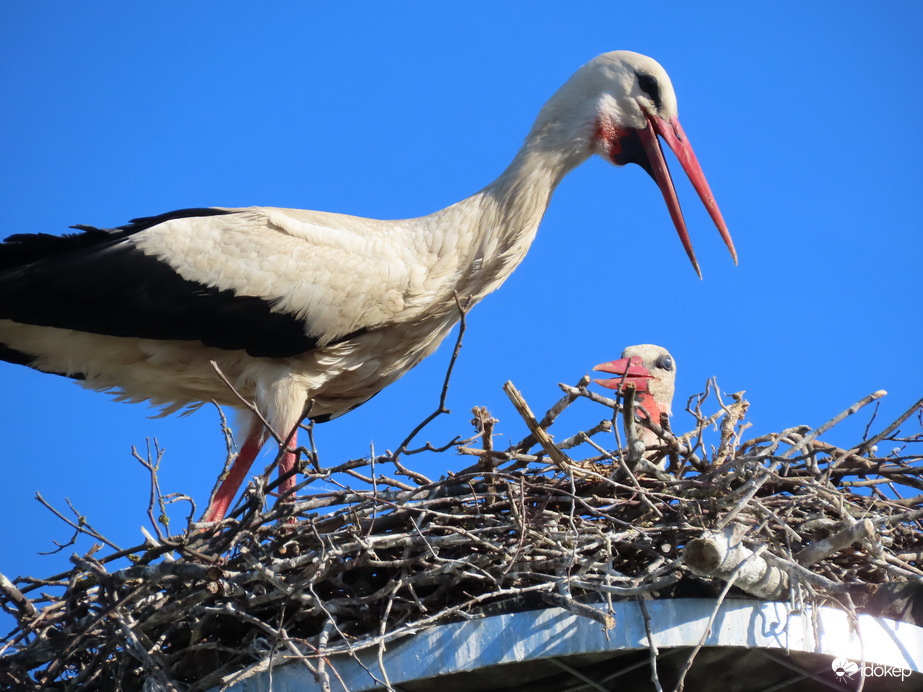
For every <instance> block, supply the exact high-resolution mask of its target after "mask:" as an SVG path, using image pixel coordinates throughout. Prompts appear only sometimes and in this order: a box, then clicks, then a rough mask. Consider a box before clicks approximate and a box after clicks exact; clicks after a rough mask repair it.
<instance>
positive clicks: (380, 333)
mask: <svg viewBox="0 0 923 692" xmlns="http://www.w3.org/2000/svg"><path fill="white" fill-rule="evenodd" d="M658 135H659V136H660V137H662V138H663V139H664V141H666V142H667V144H668V145H669V146H670V148H671V149H672V150H673V152H674V153H675V154H676V156H677V158H678V159H679V162H680V164H681V165H682V167H683V169H684V170H685V172H686V174H687V175H688V176H689V178H690V180H691V181H692V184H693V185H694V187H695V189H696V191H697V192H698V194H699V196H700V197H701V199H702V201H703V203H704V204H705V206H706V208H707V209H708V211H709V213H710V214H711V217H712V219H713V220H714V222H715V224H716V225H717V227H718V230H719V231H720V232H721V236H722V237H723V238H724V242H725V243H726V244H727V246H728V248H729V249H730V251H731V254H732V256H734V261H735V262H736V260H737V258H736V254H735V252H734V246H733V244H732V242H731V238H730V235H729V233H728V230H727V227H726V225H725V223H724V220H723V219H722V218H721V213H720V211H719V210H718V206H717V204H716V203H715V200H714V198H713V196H712V194H711V191H710V190H709V187H708V183H707V182H706V180H705V176H704V175H703V173H702V170H701V168H700V167H699V164H698V162H697V161H696V158H695V155H694V154H693V151H692V148H691V146H690V144H689V141H688V140H687V139H686V135H685V134H684V132H683V130H682V128H681V127H680V124H679V120H678V119H677V115H676V97H675V95H674V93H673V87H672V85H671V84H670V79H669V77H667V74H666V72H664V70H663V68H662V67H661V66H660V65H659V64H658V63H657V62H655V61H654V60H652V59H650V58H648V57H645V56H643V55H638V54H637V53H630V52H624V51H616V52H612V53H606V54H604V55H600V56H599V57H597V58H595V59H593V60H591V61H590V62H588V63H587V64H586V65H584V66H583V67H581V68H580V69H579V70H578V71H577V72H576V74H574V75H573V77H571V78H570V79H569V80H568V81H567V83H566V84H564V86H562V87H561V88H560V89H559V90H558V91H557V93H555V94H554V96H552V97H551V99H550V100H549V101H548V102H547V103H546V104H545V106H544V107H543V108H542V109H541V111H540V112H539V114H538V117H537V119H536V121H535V124H534V125H533V127H532V129H531V131H530V132H529V134H528V136H527V137H526V139H525V142H524V143H523V145H522V147H521V149H520V150H519V152H518V153H517V154H516V157H515V158H514V159H513V162H512V163H511V164H510V165H509V167H508V168H507V169H506V170H505V171H504V172H503V173H502V174H501V175H500V177H499V178H497V179H496V180H495V181H494V182H492V183H491V184H490V185H488V186H487V187H485V188H484V189H482V190H481V191H479V192H477V193H475V194H474V195H472V196H471V197H468V198H467V199H464V200H462V201H461V202H458V203H457V204H454V205H452V206H450V207H447V208H446V209H443V210H441V211H437V212H436V213H434V214H431V215H429V216H424V217H421V218H416V219H406V220H399V221H379V220H376V219H364V218H358V217H355V216H347V215H343V214H334V213H328V212H319V211H305V210H300V209H280V208H274V207H248V208H238V209H231V208H202V209H185V210H182V211H175V212H171V213H168V214H163V215H161V216H153V217H146V218H139V219H135V220H134V221H131V222H130V223H128V224H126V225H124V226H120V227H118V228H114V229H105V230H103V229H97V228H93V227H88V226H76V228H78V229H79V230H80V231H81V232H80V233H76V234H71V235H66V236H61V237H58V236H51V235H45V234H37V235H15V236H12V237H10V238H8V239H7V240H6V242H5V243H4V244H3V245H2V246H0V247H2V250H0V358H3V359H4V360H7V361H11V362H13V363H20V364H23V365H27V366H29V367H32V368H36V369H38V370H41V371H44V372H49V373H57V374H60V375H64V376H67V377H71V378H74V379H77V380H79V381H80V382H81V383H82V384H83V385H84V386H86V387H90V388H92V389H97V390H103V391H109V392H113V393H115V394H117V396H118V397H119V398H120V399H122V400H125V401H147V402H150V403H151V404H153V405H155V406H157V407H161V408H162V409H163V411H164V412H165V413H170V412H175V411H179V410H184V409H188V408H194V407H197V406H200V405H201V404H202V403H203V402H207V401H216V402H218V403H219V404H222V405H226V406H231V407H236V408H239V409H240V408H242V407H241V406H240V400H239V399H238V398H237V396H236V395H235V394H234V393H233V392H232V391H231V390H230V388H229V387H228V386H227V384H226V383H225V382H223V381H222V380H221V379H220V378H219V377H218V376H217V375H216V373H215V369H214V367H213V364H212V363H215V364H217V366H218V368H220V370H221V372H222V373H223V374H224V376H225V377H226V378H227V380H228V381H229V382H230V384H231V385H233V387H234V389H235V390H236V391H237V392H238V393H239V394H240V395H241V396H242V397H244V398H245V399H247V400H248V401H252V402H254V403H255V405H256V407H257V409H258V410H259V411H260V412H261V413H262V415H263V417H264V418H265V419H266V421H267V422H268V423H269V425H270V427H271V428H272V429H273V430H274V431H275V432H276V433H277V435H278V436H280V437H281V438H282V439H289V440H290V444H293V443H294V439H295V434H294V431H295V430H296V427H297V424H298V422H299V420H300V418H301V416H302V414H303V411H304V410H305V407H306V404H307V403H308V402H309V401H310V402H311V408H310V417H311V418H312V419H313V420H315V421H325V420H328V419H330V418H333V417H335V416H339V415H342V414H343V413H346V412H347V411H349V410H351V409H353V408H355V407H356V406H359V405H360V404H362V403H363V402H365V401H368V400H369V399H370V398H371V397H372V396H373V395H374V394H375V393H376V392H378V391H379V390H381V389H382V388H383V387H385V386H387V385H388V384H390V383H391V382H394V381H395V380H396V379H398V378H399V377H400V376H401V375H403V374H404V373H405V372H407V371H408V370H409V369H410V368H412V367H413V366H414V365H416V364H417V363H419V362H420V361H421V360H422V359H423V358H425V357H426V356H427V355H429V354H430V353H432V352H433V351H434V350H435V349H436V347H437V346H438V345H439V342H440V341H442V339H443V338H444V337H445V336H446V334H447V333H448V332H449V331H450V330H451V328H452V326H453V325H454V324H455V323H456V322H457V321H458V319H459V310H458V307H457V304H456V298H455V296H456V295H458V296H461V297H463V298H470V301H471V304H474V303H476V302H477V301H479V300H481V299H482V298H483V297H484V296H485V295H487V294H488V293H490V292H491V291H493V290H494V289H496V288H497V287H498V286H500V284H502V283H503V281H504V280H505V279H506V278H507V277H508V276H509V275H510V273H511V272H512V271H513V270H514V269H515V268H516V266H517V265H518V264H519V263H520V262H521V261H522V259H523V257H524V256H525V254H526V251H527V250H528V248H529V245H530V244H531V242H532V240H533V238H534V237H535V233H536V230H537V228H538V225H539V222H540V221H541V218H542V215H543V214H544V212H545V209H546V207H547V205H548V202H549V200H550V198H551V194H552V192H553V191H554V189H555V186H556V185H557V184H558V183H559V182H560V181H561V179H562V178H563V177H564V176H565V175H566V174H567V173H568V172H569V171H571V170H572V169H573V168H574V167H575V166H577V165H579V164H580V163H582V162H583V161H585V160H586V159H587V158H589V157H590V156H591V155H593V154H598V155H600V156H601V157H603V158H604V159H606V160H608V161H611V162H612V163H614V164H617V165H623V164H627V163H637V164H639V165H641V166H642V167H643V168H644V169H645V170H646V171H647V172H648V173H650V175H651V176H652V177H653V178H654V180H655V181H656V182H657V184H658V185H659V186H660V189H661V191H662V192H663V196H664V199H665V200H666V203H667V207H668V208H669V211H670V215H671V216H672V219H673V222H674V224H675V225H676V229H677V232H678V233H679V237H680V240H681V241H682V243H683V246H684V247H685V249H686V252H687V253H688V255H689V258H690V260H691V261H692V265H693V267H694V268H695V270H696V272H697V273H699V276H700V277H701V272H699V268H698V263H697V262H696V259H695V255H694V254H693V252H692V245H691V243H690V241H689V236H688V234H687V232H686V226H685V223H684V221H683V216H682V212H681V211H680V208H679V203H678V202H677V199H676V193H675V191H674V188H673V183H672V180H671V178H670V174H669V171H668V170H667V166H666V163H665V161H664V158H663V152H662V150H661V147H660V143H659V140H658ZM242 412H243V421H242V432H243V440H244V442H243V444H242V446H241V449H240V453H239V455H238V457H237V459H236V460H235V462H234V464H233V465H232V467H231V469H230V471H229V474H228V476H227V478H226V479H225V480H224V481H223V483H222V485H221V486H220V488H219V489H218V491H217V493H216V495H215V498H214V500H213V502H212V503H211V505H210V506H209V507H208V509H207V510H206V512H205V515H204V519H205V520H207V521H213V520H218V519H221V518H222V517H223V516H224V514H225V512H226V511H227V509H228V507H229V506H230V503H231V500H232V499H233V498H234V495H235V494H236V492H237V490H238V488H239V487H240V484H241V482H242V481H243V479H244V478H245V477H246V475H247V472H248V470H249V468H250V466H251V464H252V463H253V460H254V458H255V457H256V454H257V453H258V452H259V450H260V448H261V447H262V445H263V443H264V441H265V440H266V439H267V437H268V436H267V431H266V430H265V428H264V425H263V424H262V423H261V422H260V420H259V417H258V416H256V415H255V414H253V413H252V412H251V411H249V410H248V409H246V408H243V411H242ZM293 464H294V458H293V455H292V454H290V453H289V454H287V455H285V457H284V459H283V460H282V462H281V463H280V469H279V471H280V473H281V474H288V472H289V471H290V470H291V469H292V467H293ZM293 485H294V480H293V479H292V478H291V477H289V480H288V481H287V482H286V483H284V484H283V485H282V487H281V488H280V491H281V492H282V493H285V492H288V491H290V490H291V488H292V487H293Z"/></svg>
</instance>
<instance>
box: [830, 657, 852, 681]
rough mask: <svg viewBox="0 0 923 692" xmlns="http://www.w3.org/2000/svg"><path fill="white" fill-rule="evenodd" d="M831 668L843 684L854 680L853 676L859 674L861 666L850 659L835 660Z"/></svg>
mask: <svg viewBox="0 0 923 692" xmlns="http://www.w3.org/2000/svg"><path fill="white" fill-rule="evenodd" d="M830 666H831V667H832V668H833V674H834V675H836V679H837V681H838V682H842V683H845V682H846V681H847V680H850V679H852V676H853V675H855V674H856V673H858V672H859V664H858V663H855V662H854V661H850V660H849V659H848V658H835V659H833V663H831V664H830Z"/></svg>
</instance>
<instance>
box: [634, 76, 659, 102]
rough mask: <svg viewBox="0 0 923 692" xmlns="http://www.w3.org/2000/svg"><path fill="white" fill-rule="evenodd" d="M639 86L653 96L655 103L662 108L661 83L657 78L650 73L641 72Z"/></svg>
mask: <svg viewBox="0 0 923 692" xmlns="http://www.w3.org/2000/svg"><path fill="white" fill-rule="evenodd" d="M638 86H640V87H641V91H643V92H644V93H645V94H647V95H648V96H650V97H651V100H652V101H653V102H654V105H655V106H656V107H657V108H660V85H659V84H658V83H657V79H656V78H655V77H653V76H651V75H649V74H639V75H638Z"/></svg>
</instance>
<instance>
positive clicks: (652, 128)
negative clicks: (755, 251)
mask: <svg viewBox="0 0 923 692" xmlns="http://www.w3.org/2000/svg"><path fill="white" fill-rule="evenodd" d="M657 135H660V136H661V137H663V139H664V141H665V142H666V143H667V144H668V145H669V146H670V149H672V150H673V153H674V154H675V155H676V158H677V159H679V162H680V164H681V165H682V167H683V170H684V171H686V175H687V176H689V180H690V181H691V182H692V186H693V187H694V188H695V190H696V192H698V193H699V197H700V198H701V199H702V203H703V204H704V205H705V208H706V209H708V213H709V215H710V216H711V218H712V220H713V221H714V222H715V225H716V226H717V227H718V231H719V232H720V233H721V237H722V238H723V239H724V244H725V245H727V247H728V250H730V251H731V257H733V258H734V264H737V251H736V250H735V249H734V242H733V241H732V240H731V234H730V233H729V232H728V228H727V224H725V223H724V218H723V217H722V216H721V211H720V210H719V209H718V203H717V202H715V197H714V195H712V193H711V189H710V188H709V187H708V182H707V181H706V180H705V174H704V173H703V172H702V167H701V166H699V161H698V159H696V157H695V152H693V151H692V145H691V144H689V139H688V138H687V137H686V133H685V132H683V128H682V126H681V125H680V124H679V119H678V118H676V117H674V118H671V119H670V120H669V121H667V120H664V119H663V118H659V117H657V116H656V115H651V114H648V116H647V127H645V128H644V129H642V130H638V136H639V137H640V139H641V144H642V145H643V147H644V151H645V153H646V154H647V159H648V162H649V163H650V168H649V169H648V172H649V173H650V174H651V175H652V176H653V178H654V180H655V181H656V182H657V185H658V186H659V187H660V191H661V192H662V193H663V198H664V200H665V201H666V203H667V207H668V208H669V209H670V216H671V217H672V218H673V224H674V225H675V226H676V231H677V233H679V239H680V241H681V242H682V243H683V247H684V248H686V254H687V255H689V259H690V260H691V261H692V266H693V268H695V272H696V274H698V275H699V278H700V279H701V278H702V272H701V270H700V269H699V263H698V261H696V258H695V252H693V250H692V241H690V240H689V233H688V232H687V231H686V221H685V220H684V219H683V212H682V210H681V209H680V207H679V200H678V199H677V198H676V190H675V189H674V187H673V178H671V177H670V169H668V168H667V162H666V161H665V160H664V158H663V150H662V149H661V148H660V140H658V139H657Z"/></svg>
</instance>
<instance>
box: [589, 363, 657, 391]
mask: <svg viewBox="0 0 923 692" xmlns="http://www.w3.org/2000/svg"><path fill="white" fill-rule="evenodd" d="M643 363H644V362H643V361H642V360H641V356H632V357H631V358H619V359H618V360H612V361H609V362H608V363H600V364H599V365H597V366H596V367H595V368H593V370H595V371H596V372H611V373H612V374H614V375H619V377H612V378H607V379H603V380H593V381H594V382H595V383H596V384H598V385H601V386H603V387H606V388H607V389H621V388H623V387H624V386H625V384H627V383H629V382H630V383H631V384H633V385H634V386H635V388H636V390H637V391H638V392H639V393H645V392H648V391H650V390H649V388H648V382H650V381H651V379H653V377H654V376H653V375H651V372H650V370H648V369H647V368H646V367H644V364H643Z"/></svg>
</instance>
